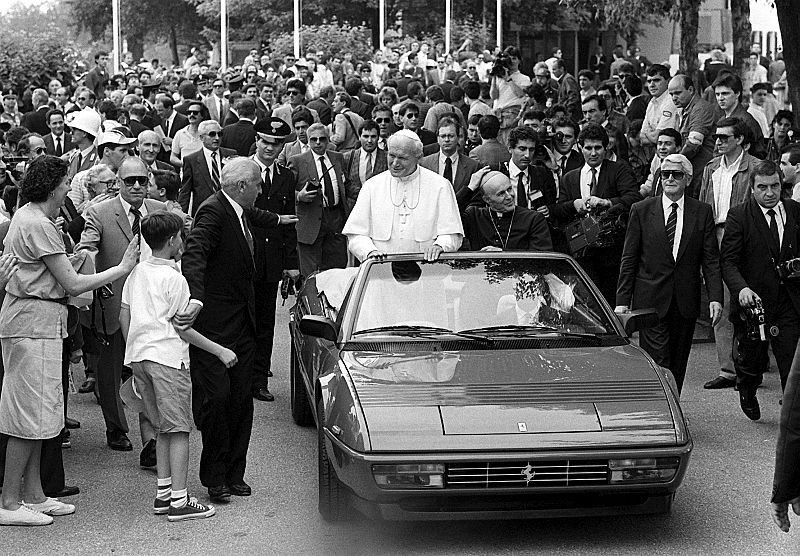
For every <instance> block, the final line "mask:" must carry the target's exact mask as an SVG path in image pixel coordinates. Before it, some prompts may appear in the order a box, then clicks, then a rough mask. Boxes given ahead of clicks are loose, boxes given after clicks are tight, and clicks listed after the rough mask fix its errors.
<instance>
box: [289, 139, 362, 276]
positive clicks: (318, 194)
mask: <svg viewBox="0 0 800 556" xmlns="http://www.w3.org/2000/svg"><path fill="white" fill-rule="evenodd" d="M307 135H308V143H309V145H310V146H311V150H310V151H308V152H305V153H302V154H298V155H295V156H293V157H292V158H290V159H289V168H290V169H291V170H292V173H293V174H294V176H295V178H296V180H297V186H296V189H297V194H296V196H295V199H296V212H297V217H298V219H299V220H298V222H297V254H298V256H299V258H300V273H301V274H302V275H303V276H304V277H307V276H309V275H310V274H311V273H312V272H316V271H318V270H328V269H329V268H344V267H345V266H346V265H347V239H346V238H345V236H343V235H342V228H343V227H344V223H345V222H346V221H347V216H348V215H349V214H350V205H349V203H348V201H347V199H348V198H352V197H353V195H352V193H351V194H349V195H348V191H349V190H350V188H351V184H350V180H349V178H348V177H347V175H346V174H345V173H344V156H343V155H342V154H341V153H337V152H335V151H329V150H327V148H328V142H329V138H330V135H329V131H328V128H326V127H325V126H324V125H322V124H314V125H312V126H311V127H309V128H308V132H307Z"/></svg>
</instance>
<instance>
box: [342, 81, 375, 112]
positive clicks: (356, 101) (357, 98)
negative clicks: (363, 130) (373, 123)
mask: <svg viewBox="0 0 800 556" xmlns="http://www.w3.org/2000/svg"><path fill="white" fill-rule="evenodd" d="M344 90H345V92H346V93H347V94H348V95H350V96H351V97H352V103H351V104H350V110H352V111H353V112H355V113H356V114H358V115H359V116H361V117H362V118H364V119H365V120H368V119H369V117H370V115H371V114H372V107H373V106H375V101H374V100H373V99H372V96H371V95H369V94H368V93H365V92H364V82H363V81H361V79H359V78H358V77H351V78H349V79H348V80H347V81H345V83H344Z"/></svg>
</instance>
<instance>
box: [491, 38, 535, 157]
mask: <svg viewBox="0 0 800 556" xmlns="http://www.w3.org/2000/svg"><path fill="white" fill-rule="evenodd" d="M520 61H521V55H520V52H519V49H517V48H516V47H514V46H509V47H506V49H505V50H503V52H501V53H500V54H498V55H497V58H496V59H495V61H494V65H493V66H492V69H491V70H489V79H490V88H489V96H491V98H492V99H494V112H495V115H496V116H497V117H498V119H499V120H500V136H499V139H500V142H501V143H503V144H505V143H506V139H507V137H508V134H509V133H510V132H511V129H512V128H513V127H514V125H515V122H516V121H517V117H518V116H519V109H520V106H522V104H523V102H524V97H525V92H524V90H523V89H525V87H527V86H528V85H530V84H531V80H530V78H529V77H528V76H527V75H525V74H523V73H521V72H520V71H519V64H520Z"/></svg>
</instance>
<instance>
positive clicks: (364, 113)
mask: <svg viewBox="0 0 800 556" xmlns="http://www.w3.org/2000/svg"><path fill="white" fill-rule="evenodd" d="M368 100H370V99H369V98H368V97H364V96H363V93H362V94H361V95H359V96H358V97H357V98H356V97H353V100H352V102H351V103H350V110H352V111H353V112H355V113H356V114H358V115H359V116H361V117H362V118H364V119H365V120H369V119H370V118H372V107H373V106H374V103H373V102H367V101H368Z"/></svg>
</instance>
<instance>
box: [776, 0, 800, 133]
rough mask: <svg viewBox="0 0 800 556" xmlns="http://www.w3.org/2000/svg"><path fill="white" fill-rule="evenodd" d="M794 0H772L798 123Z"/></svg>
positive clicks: (799, 43)
mask: <svg viewBox="0 0 800 556" xmlns="http://www.w3.org/2000/svg"><path fill="white" fill-rule="evenodd" d="M796 4H797V2H796V0H774V5H775V8H776V9H777V11H778V24H779V25H780V28H781V36H782V38H783V59H784V61H785V62H786V77H787V78H788V80H789V100H790V101H791V103H792V107H793V108H794V110H795V116H794V117H795V124H796V125H800V26H798V25H797V6H796Z"/></svg>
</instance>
